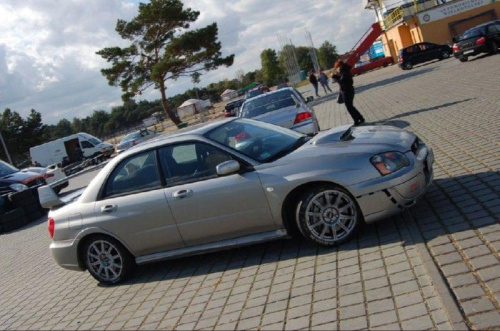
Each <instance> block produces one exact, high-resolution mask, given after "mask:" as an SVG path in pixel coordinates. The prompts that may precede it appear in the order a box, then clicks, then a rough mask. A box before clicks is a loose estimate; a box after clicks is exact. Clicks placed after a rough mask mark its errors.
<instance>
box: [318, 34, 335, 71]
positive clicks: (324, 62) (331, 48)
mask: <svg viewBox="0 0 500 331" xmlns="http://www.w3.org/2000/svg"><path fill="white" fill-rule="evenodd" d="M338 58H339V54H338V53H337V47H336V46H335V45H332V44H331V43H330V42H329V41H325V42H324V43H323V44H322V45H321V46H320V47H319V49H318V61H319V65H320V67H321V68H322V69H325V70H327V69H330V68H332V67H333V64H334V63H335V61H337V59H338Z"/></svg>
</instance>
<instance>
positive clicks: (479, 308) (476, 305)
mask: <svg viewBox="0 0 500 331" xmlns="http://www.w3.org/2000/svg"><path fill="white" fill-rule="evenodd" d="M462 308H463V309H464V311H465V313H466V314H467V315H473V314H476V313H483V312H486V311H491V310H495V309H496V308H495V306H494V305H493V303H492V302H491V300H490V299H488V298H481V299H474V300H470V301H465V302H462Z"/></svg>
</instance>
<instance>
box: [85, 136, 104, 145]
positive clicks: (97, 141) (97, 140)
mask: <svg viewBox="0 0 500 331" xmlns="http://www.w3.org/2000/svg"><path fill="white" fill-rule="evenodd" d="M88 140H89V141H90V142H91V143H92V144H94V145H99V144H100V143H102V141H100V140H99V139H97V138H91V137H89V138H88Z"/></svg>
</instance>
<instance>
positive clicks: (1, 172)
mask: <svg viewBox="0 0 500 331" xmlns="http://www.w3.org/2000/svg"><path fill="white" fill-rule="evenodd" d="M18 171H19V169H17V168H16V167H13V166H11V165H10V164H8V163H5V162H2V161H0V177H3V176H7V175H10V174H13V173H15V172H18Z"/></svg>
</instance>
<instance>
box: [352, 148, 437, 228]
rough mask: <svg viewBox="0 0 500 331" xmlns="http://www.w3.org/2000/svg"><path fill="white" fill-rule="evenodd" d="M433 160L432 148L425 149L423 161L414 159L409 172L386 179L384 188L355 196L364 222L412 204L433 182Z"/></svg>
mask: <svg viewBox="0 0 500 331" xmlns="http://www.w3.org/2000/svg"><path fill="white" fill-rule="evenodd" d="M433 163H434V154H433V151H432V149H431V148H427V150H426V155H425V156H423V158H422V160H419V159H417V158H416V159H415V164H414V168H413V170H412V171H410V172H409V173H407V174H405V175H404V176H402V177H398V178H395V179H393V180H390V181H388V182H387V185H385V187H380V186H379V187H378V189H377V190H375V191H373V192H369V193H367V194H363V195H361V196H358V197H356V198H357V201H358V204H359V206H360V208H361V211H362V213H363V216H364V219H365V222H366V223H373V222H375V221H378V220H381V219H384V218H386V217H389V216H392V215H394V214H398V213H400V212H401V211H403V210H404V209H406V208H408V207H410V206H412V205H414V204H415V203H416V202H417V200H418V198H419V197H421V196H422V195H423V194H425V192H427V189H428V188H429V186H430V185H431V184H432V181H433V179H434V173H433V168H432V167H433Z"/></svg>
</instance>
